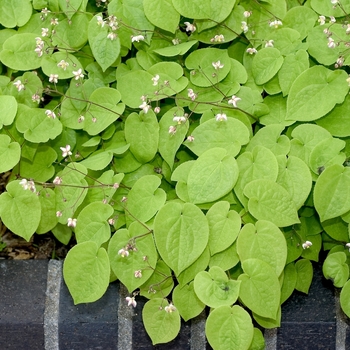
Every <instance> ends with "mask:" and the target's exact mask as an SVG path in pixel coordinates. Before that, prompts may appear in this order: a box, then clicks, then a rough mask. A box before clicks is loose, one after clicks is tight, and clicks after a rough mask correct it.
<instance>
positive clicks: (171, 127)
mask: <svg viewBox="0 0 350 350" xmlns="http://www.w3.org/2000/svg"><path fill="white" fill-rule="evenodd" d="M175 133H176V126H173V125H170V126H169V134H172V135H174V134H175Z"/></svg>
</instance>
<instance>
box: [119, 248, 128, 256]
mask: <svg viewBox="0 0 350 350" xmlns="http://www.w3.org/2000/svg"><path fill="white" fill-rule="evenodd" d="M118 255H120V256H121V257H122V258H125V257H128V256H129V252H128V251H127V250H126V249H124V248H122V249H120V250H119V251H118Z"/></svg>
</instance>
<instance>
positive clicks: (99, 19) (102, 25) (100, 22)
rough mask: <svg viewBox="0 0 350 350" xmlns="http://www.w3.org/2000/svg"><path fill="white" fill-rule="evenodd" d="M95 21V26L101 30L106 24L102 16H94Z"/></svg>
mask: <svg viewBox="0 0 350 350" xmlns="http://www.w3.org/2000/svg"><path fill="white" fill-rule="evenodd" d="M96 19H97V24H98V25H99V26H101V28H103V27H104V25H105V24H106V22H105V21H104V20H103V18H102V16H96Z"/></svg>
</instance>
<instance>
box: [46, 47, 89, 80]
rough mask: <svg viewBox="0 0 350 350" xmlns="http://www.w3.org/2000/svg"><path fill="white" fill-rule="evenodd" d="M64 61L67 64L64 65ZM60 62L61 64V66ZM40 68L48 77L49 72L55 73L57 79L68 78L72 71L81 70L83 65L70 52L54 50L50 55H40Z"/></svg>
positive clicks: (70, 76) (71, 75)
mask: <svg viewBox="0 0 350 350" xmlns="http://www.w3.org/2000/svg"><path fill="white" fill-rule="evenodd" d="M62 61H63V62H62ZM64 62H65V63H66V64H68V65H67V66H66V65H65V64H64ZM62 64H63V66H61V65H62ZM41 69H42V70H43V72H44V73H45V74H46V75H47V76H48V77H49V76H50V74H57V75H58V79H68V78H72V77H73V76H74V74H73V71H77V70H79V69H82V70H83V66H82V65H81V63H80V62H79V60H78V59H77V58H76V57H75V56H73V55H72V54H70V53H67V52H55V53H54V54H52V55H50V56H49V55H44V56H43V57H42V62H41Z"/></svg>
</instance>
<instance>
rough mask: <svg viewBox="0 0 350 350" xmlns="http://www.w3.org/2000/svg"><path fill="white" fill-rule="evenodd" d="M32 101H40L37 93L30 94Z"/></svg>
mask: <svg viewBox="0 0 350 350" xmlns="http://www.w3.org/2000/svg"><path fill="white" fill-rule="evenodd" d="M32 101H33V102H36V103H40V96H39V95H38V94H34V95H32Z"/></svg>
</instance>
